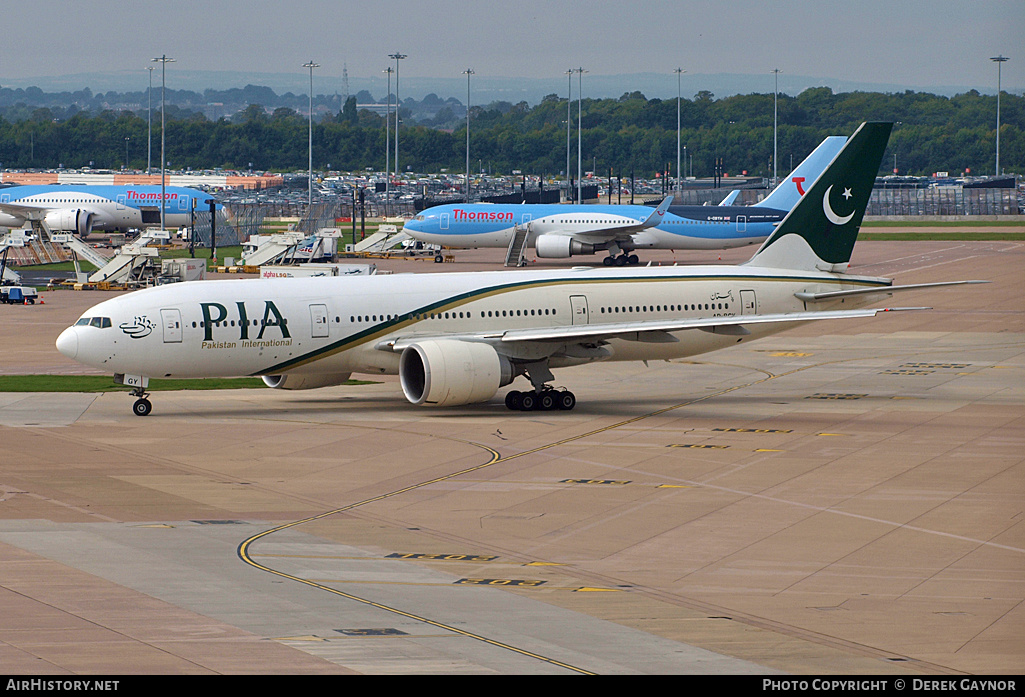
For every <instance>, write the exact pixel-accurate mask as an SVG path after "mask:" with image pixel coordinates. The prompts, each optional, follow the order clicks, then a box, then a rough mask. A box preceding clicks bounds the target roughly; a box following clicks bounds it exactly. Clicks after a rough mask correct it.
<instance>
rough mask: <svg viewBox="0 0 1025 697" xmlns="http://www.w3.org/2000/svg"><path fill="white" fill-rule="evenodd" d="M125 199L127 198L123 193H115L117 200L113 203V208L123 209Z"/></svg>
mask: <svg viewBox="0 0 1025 697" xmlns="http://www.w3.org/2000/svg"><path fill="white" fill-rule="evenodd" d="M127 200H128V199H127V197H126V196H125V194H118V195H117V202H116V203H115V205H114V210H118V211H123V210H124V209H125V205H126V201H127Z"/></svg>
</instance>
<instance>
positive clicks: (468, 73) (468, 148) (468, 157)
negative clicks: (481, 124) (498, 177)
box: [463, 68, 473, 203]
mask: <svg viewBox="0 0 1025 697" xmlns="http://www.w3.org/2000/svg"><path fill="white" fill-rule="evenodd" d="M463 75H465V76H466V202H467V203H469V202H470V76H471V75H473V70H472V69H471V68H467V69H466V70H464V71H463Z"/></svg>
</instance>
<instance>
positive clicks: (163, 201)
mask: <svg viewBox="0 0 1025 697" xmlns="http://www.w3.org/2000/svg"><path fill="white" fill-rule="evenodd" d="M150 62H151V63H160V229H161V230H166V229H167V228H165V227H164V211H165V210H166V208H167V194H166V192H165V188H166V184H167V177H166V176H165V174H164V165H165V162H166V161H167V160H166V159H165V157H164V145H165V142H164V111H165V109H164V93H165V91H166V89H167V64H168V63H174V58H168V57H167V56H166V55H162V56H160V58H154V59H153V60H152V61H150Z"/></svg>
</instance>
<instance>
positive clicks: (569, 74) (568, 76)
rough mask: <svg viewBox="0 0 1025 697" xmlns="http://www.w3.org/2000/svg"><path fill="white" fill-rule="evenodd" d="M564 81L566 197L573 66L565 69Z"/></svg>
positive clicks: (567, 189)
mask: <svg viewBox="0 0 1025 697" xmlns="http://www.w3.org/2000/svg"><path fill="white" fill-rule="evenodd" d="M566 81H567V82H568V87H569V89H568V90H567V91H566V198H567V199H568V198H569V197H570V186H569V176H570V175H569V149H570V140H569V128H570V123H572V119H571V113H572V112H571V111H570V109H571V108H572V104H573V68H570V69H569V70H567V71H566Z"/></svg>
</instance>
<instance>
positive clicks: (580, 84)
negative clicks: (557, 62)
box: [573, 68, 587, 203]
mask: <svg viewBox="0 0 1025 697" xmlns="http://www.w3.org/2000/svg"><path fill="white" fill-rule="evenodd" d="M573 72H575V73H576V74H577V203H581V202H582V199H581V196H582V195H583V184H582V180H583V176H584V166H583V162H582V159H581V152H582V151H581V147H582V146H583V139H582V136H581V134H582V133H583V126H582V123H583V122H582V120H581V117H580V112H581V109H582V104H583V94H584V93H583V89H584V73H586V72H587V71H586V70H584V69H583V68H576V69H575V70H574V71H573Z"/></svg>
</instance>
